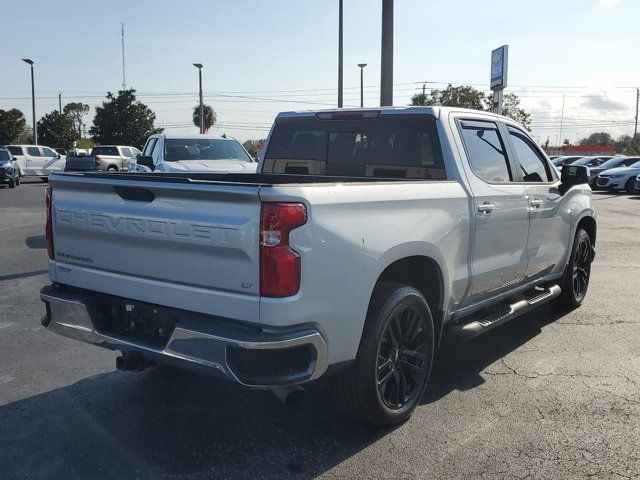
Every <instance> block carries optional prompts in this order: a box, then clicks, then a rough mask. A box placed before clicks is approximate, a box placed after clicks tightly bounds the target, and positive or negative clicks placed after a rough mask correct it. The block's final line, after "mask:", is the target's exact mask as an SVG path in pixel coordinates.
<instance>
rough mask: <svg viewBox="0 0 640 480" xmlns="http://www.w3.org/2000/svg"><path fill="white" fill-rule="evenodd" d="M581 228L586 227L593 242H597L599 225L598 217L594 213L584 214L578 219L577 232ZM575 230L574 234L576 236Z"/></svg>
mask: <svg viewBox="0 0 640 480" xmlns="http://www.w3.org/2000/svg"><path fill="white" fill-rule="evenodd" d="M579 228H584V229H585V230H586V232H587V233H588V234H589V238H590V239H591V244H592V245H595V244H596V235H597V232H598V225H597V222H596V219H595V218H594V217H593V216H592V215H589V214H587V215H584V216H582V217H581V218H580V220H578V223H577V225H576V229H575V232H577V231H578V229H579ZM575 232H574V234H573V236H574V237H575Z"/></svg>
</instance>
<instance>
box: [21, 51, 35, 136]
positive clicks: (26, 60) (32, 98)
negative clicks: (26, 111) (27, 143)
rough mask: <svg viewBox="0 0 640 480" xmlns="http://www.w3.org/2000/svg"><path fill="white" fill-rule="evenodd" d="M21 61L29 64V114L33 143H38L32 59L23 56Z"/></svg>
mask: <svg viewBox="0 0 640 480" xmlns="http://www.w3.org/2000/svg"><path fill="white" fill-rule="evenodd" d="M22 61H23V62H25V63H28V64H29V65H30V66H31V115H32V116H33V143H34V144H35V145H38V124H37V122H36V88H35V84H34V80H33V63H34V62H33V60H31V59H30V58H23V59H22Z"/></svg>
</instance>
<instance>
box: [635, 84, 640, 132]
mask: <svg viewBox="0 0 640 480" xmlns="http://www.w3.org/2000/svg"><path fill="white" fill-rule="evenodd" d="M639 103H640V88H636V126H635V127H634V129H633V138H634V139H635V138H636V136H637V135H638V104H639Z"/></svg>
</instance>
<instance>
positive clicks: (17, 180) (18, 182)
mask: <svg viewBox="0 0 640 480" xmlns="http://www.w3.org/2000/svg"><path fill="white" fill-rule="evenodd" d="M16 185H20V175H18V176H17V177H16Z"/></svg>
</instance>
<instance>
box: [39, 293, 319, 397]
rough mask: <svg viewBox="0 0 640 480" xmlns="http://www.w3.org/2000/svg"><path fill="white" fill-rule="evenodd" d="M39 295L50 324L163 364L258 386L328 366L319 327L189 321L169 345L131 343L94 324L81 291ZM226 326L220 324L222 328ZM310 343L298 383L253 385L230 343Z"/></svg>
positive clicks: (253, 346)
mask: <svg viewBox="0 0 640 480" xmlns="http://www.w3.org/2000/svg"><path fill="white" fill-rule="evenodd" d="M40 299H41V300H42V301H43V302H46V303H47V304H48V305H49V312H50V318H48V319H47V320H48V322H45V323H46V324H47V329H49V330H50V331H52V332H54V333H57V334H58V335H62V336H65V337H69V338H72V339H74V340H78V341H81V342H85V343H90V344H93V345H96V346H99V347H102V348H107V349H110V350H135V351H138V352H140V353H142V354H143V355H147V356H149V357H151V359H153V360H156V361H158V362H160V363H162V361H163V360H169V359H173V360H177V361H179V362H181V363H184V365H183V366H189V364H195V365H198V366H201V367H206V368H213V369H215V370H216V371H218V372H220V373H222V374H223V375H224V376H225V377H227V378H228V379H230V380H232V381H234V382H237V383H240V384H242V385H245V386H248V387H254V388H273V387H275V386H286V385H294V384H298V383H304V382H308V381H310V380H315V379H316V378H318V377H320V376H321V375H322V374H323V373H324V372H325V371H326V370H327V345H326V343H325V341H324V339H323V338H322V335H320V333H319V332H318V331H317V330H314V329H312V328H309V327H304V328H303V329H301V330H298V331H293V332H292V331H287V332H269V333H266V332H244V331H240V330H238V331H235V330H233V329H229V328H226V329H225V331H224V333H226V335H223V334H221V333H220V332H219V331H216V326H215V325H206V324H202V323H195V322H191V323H189V322H188V321H184V322H180V323H178V324H177V325H176V327H175V329H174V331H173V333H172V335H171V337H170V338H169V341H168V342H167V345H166V347H165V348H164V349H162V350H161V349H157V348H153V347H150V346H146V345H141V344H137V343H133V342H130V341H128V340H125V339H121V338H117V337H112V336H110V335H106V334H104V333H100V332H99V331H97V329H96V328H95V326H94V322H93V320H92V318H91V313H90V312H89V308H88V305H87V303H86V302H85V301H84V300H83V299H82V298H81V296H80V295H78V296H76V295H74V294H73V293H70V292H65V291H59V292H56V291H55V288H53V287H45V288H44V289H43V290H42V291H41V292H40ZM218 330H221V329H218ZM304 345H308V346H310V347H312V348H313V350H314V351H315V359H314V360H312V361H311V362H310V364H309V369H308V370H307V378H305V379H304V380H302V381H299V380H296V381H294V382H293V383H291V384H289V383H286V382H285V383H278V384H269V385H258V384H248V383H246V382H243V381H241V380H240V378H239V376H238V375H237V374H236V373H235V372H234V371H233V369H232V368H231V367H230V365H229V363H228V362H227V348H226V347H227V346H233V347H238V348H244V349H249V350H269V349H284V348H292V347H298V346H304Z"/></svg>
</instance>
